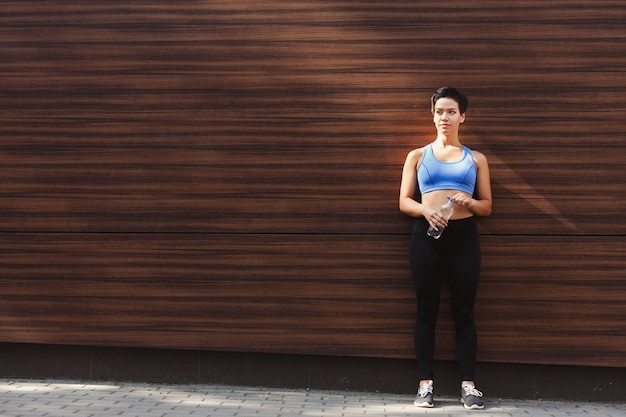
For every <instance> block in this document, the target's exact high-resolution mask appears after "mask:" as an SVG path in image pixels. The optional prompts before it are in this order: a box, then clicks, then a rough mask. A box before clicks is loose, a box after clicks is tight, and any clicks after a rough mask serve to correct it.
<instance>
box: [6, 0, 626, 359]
mask: <svg viewBox="0 0 626 417" xmlns="http://www.w3.org/2000/svg"><path fill="white" fill-rule="evenodd" d="M622 3H623V2H621V1H612V0H601V1H596V2H593V3H592V4H591V3H589V2H587V1H578V0H561V1H555V2H549V4H548V3H546V4H543V3H541V2H535V1H530V0H526V1H516V2H515V3H514V4H506V3H502V2H495V1H491V0H479V1H475V2H471V3H469V4H468V3H467V2H461V1H457V0H452V1H449V2H446V3H445V4H431V3H428V2H415V1H408V0H402V1H400V0H399V1H390V2H384V3H375V2H370V1H336V0H323V1H304V0H303V1H291V2H284V1H265V2H261V3H259V2H252V1H249V0H244V1H238V2H232V1H212V2H204V1H184V2H171V1H151V2H139V1H124V2H122V1H117V0H112V1H101V0H96V1H90V2H75V1H28V2H24V1H20V2H18V1H6V2H3V3H2V11H1V12H0V51H1V52H2V54H1V55H0V56H2V58H0V181H1V184H2V186H1V187H0V213H1V215H0V231H2V234H1V235H0V238H1V239H2V241H1V242H0V245H2V254H0V257H2V262H1V263H0V285H2V287H3V288H4V289H5V291H3V292H1V293H0V306H2V313H3V314H2V315H3V318H2V321H1V322H0V323H2V324H0V334H1V335H2V336H0V337H1V338H2V340H5V341H15V342H41V343H79V344H96V345H98V344H104V345H124V346H132V345H138V346H153V347H187V348H206V349H225V350H247V351H272V352H290V353H306V354H341V355H356V356H381V357H387V356H390V357H411V355H412V349H411V345H412V336H411V334H412V315H413V310H414V305H413V303H414V301H413V293H412V288H411V283H410V277H409V276H408V274H409V271H408V261H407V259H406V257H405V256H406V246H407V241H408V234H409V232H410V229H411V220H410V219H408V218H405V217H404V216H403V215H401V214H400V213H399V211H398V208H397V196H398V188H399V181H400V173H401V168H402V163H403V162H404V157H405V155H406V153H407V152H408V151H409V150H411V149H412V148H414V147H417V146H422V145H424V144H426V143H428V142H429V141H431V140H432V138H433V134H434V129H433V127H432V124H431V117H430V114H429V103H428V98H429V96H430V94H432V91H433V90H434V89H435V88H437V87H439V86H442V85H453V86H456V87H458V88H460V89H462V90H464V91H465V92H466V93H467V94H468V95H469V97H470V108H469V112H468V117H467V121H466V123H465V124H464V126H463V140H464V142H465V143H466V144H467V145H468V146H470V147H472V148H475V149H477V150H480V151H482V152H483V153H485V154H486V155H487V157H488V159H489V162H490V168H491V175H492V185H493V194H494V213H493V215H492V216H490V217H489V218H486V219H481V220H480V222H479V227H480V231H481V234H482V239H483V246H484V254H485V259H484V262H483V264H484V274H483V276H484V278H483V282H484V284H483V286H482V288H481V293H480V297H481V303H479V312H478V313H479V315H480V330H481V335H483V338H482V339H481V350H480V352H481V355H482V357H481V359H482V360H488V361H504V362H526V363H562V364H582V365H602V366H626V363H625V362H624V359H623V358H624V357H626V343H625V342H624V341H625V338H626V335H625V332H626V329H625V328H624V325H623V324H621V323H620V318H621V317H623V316H624V308H623V307H622V305H623V304H624V303H623V301H624V298H626V295H625V293H624V285H623V284H624V282H626V275H625V271H626V268H624V254H625V253H626V250H625V247H624V236H625V235H626V222H624V221H623V219H624V218H625V216H626V210H625V209H624V204H623V203H622V201H621V199H620V198H619V196H620V195H621V194H622V193H623V191H624V189H626V180H625V178H626V175H625V174H626V169H625V166H626V146H625V145H624V143H626V137H625V135H626V134H625V133H624V132H626V119H625V118H624V117H623V116H624V114H626V104H625V102H624V100H623V97H624V93H625V92H626V73H625V72H626V70H625V68H626V66H625V65H624V64H625V63H626V62H625V57H626V46H625V45H626V42H625V41H626V39H625V38H626V30H625V29H626V27H625V24H624V22H626V8H625V7H624V6H623V4H622ZM526 314H527V315H526ZM535 317H536V319H535ZM451 334H452V333H451V328H450V323H449V322H446V319H445V318H442V330H441V335H440V339H441V340H442V351H441V355H442V357H444V358H448V357H453V355H452V350H451V349H450V346H451V343H450V338H451Z"/></svg>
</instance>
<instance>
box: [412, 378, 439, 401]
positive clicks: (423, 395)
mask: <svg viewBox="0 0 626 417" xmlns="http://www.w3.org/2000/svg"><path fill="white" fill-rule="evenodd" d="M413 404H415V405H416V406H418V407H424V408H433V407H434V406H435V400H434V398H433V381H429V382H427V383H425V384H420V387H419V389H418V390H417V395H416V396H415V401H413Z"/></svg>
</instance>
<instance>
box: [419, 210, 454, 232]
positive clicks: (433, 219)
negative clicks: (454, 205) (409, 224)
mask: <svg viewBox="0 0 626 417" xmlns="http://www.w3.org/2000/svg"><path fill="white" fill-rule="evenodd" d="M423 212H424V218H425V219H426V220H427V221H428V223H429V224H430V225H431V226H432V227H434V228H436V229H437V230H441V229H442V228H444V227H446V226H447V225H448V219H446V217H445V216H444V215H442V214H441V213H439V211H438V210H435V209H434V208H431V207H427V206H424V207H423Z"/></svg>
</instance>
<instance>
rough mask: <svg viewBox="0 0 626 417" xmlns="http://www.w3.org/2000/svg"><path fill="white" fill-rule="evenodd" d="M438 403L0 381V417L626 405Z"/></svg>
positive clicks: (312, 393)
mask: <svg viewBox="0 0 626 417" xmlns="http://www.w3.org/2000/svg"><path fill="white" fill-rule="evenodd" d="M437 400H438V403H437V407H436V408H432V409H420V408H417V407H415V406H413V397H410V396H405V395H396V394H374V393H359V392H338V391H317V390H285V389H267V388H250V387H232V386H221V385H159V384H132V383H91V382H90V383H84V382H72V381H50V380H7V379H0V417H72V416H77V417H109V416H120V417H146V416H150V417H188V416H194V417H196V416H205V417H208V416H210V417H252V416H255V417H292V416H313V417H356V416H376V417H396V416H419V415H429V416H449V417H452V416H483V415H484V416H502V417H522V416H524V417H528V416H532V417H566V416H567V417H572V416H573V417H577V416H580V417H582V416H590V417H591V416H593V417H625V416H626V404H600V403H573V402H552V401H528V400H525V401H518V400H504V399H492V398H489V399H487V407H486V408H485V410H480V411H470V410H465V409H464V408H463V406H462V404H461V403H460V402H459V400H458V399H456V398H447V399H445V398H444V399H437Z"/></svg>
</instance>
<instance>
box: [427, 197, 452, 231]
mask: <svg viewBox="0 0 626 417" xmlns="http://www.w3.org/2000/svg"><path fill="white" fill-rule="evenodd" d="M452 204H453V203H452V198H451V197H448V201H446V202H445V204H443V205H442V206H441V207H440V208H439V213H441V215H443V216H444V217H445V218H446V220H447V219H449V218H450V216H452V213H453V212H454V207H452ZM443 229H445V228H444V227H442V228H440V229H439V230H437V229H435V228H434V227H432V226H430V227H429V228H428V231H427V232H426V234H427V235H428V236H430V237H432V238H433V239H439V238H440V237H441V234H442V233H443Z"/></svg>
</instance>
